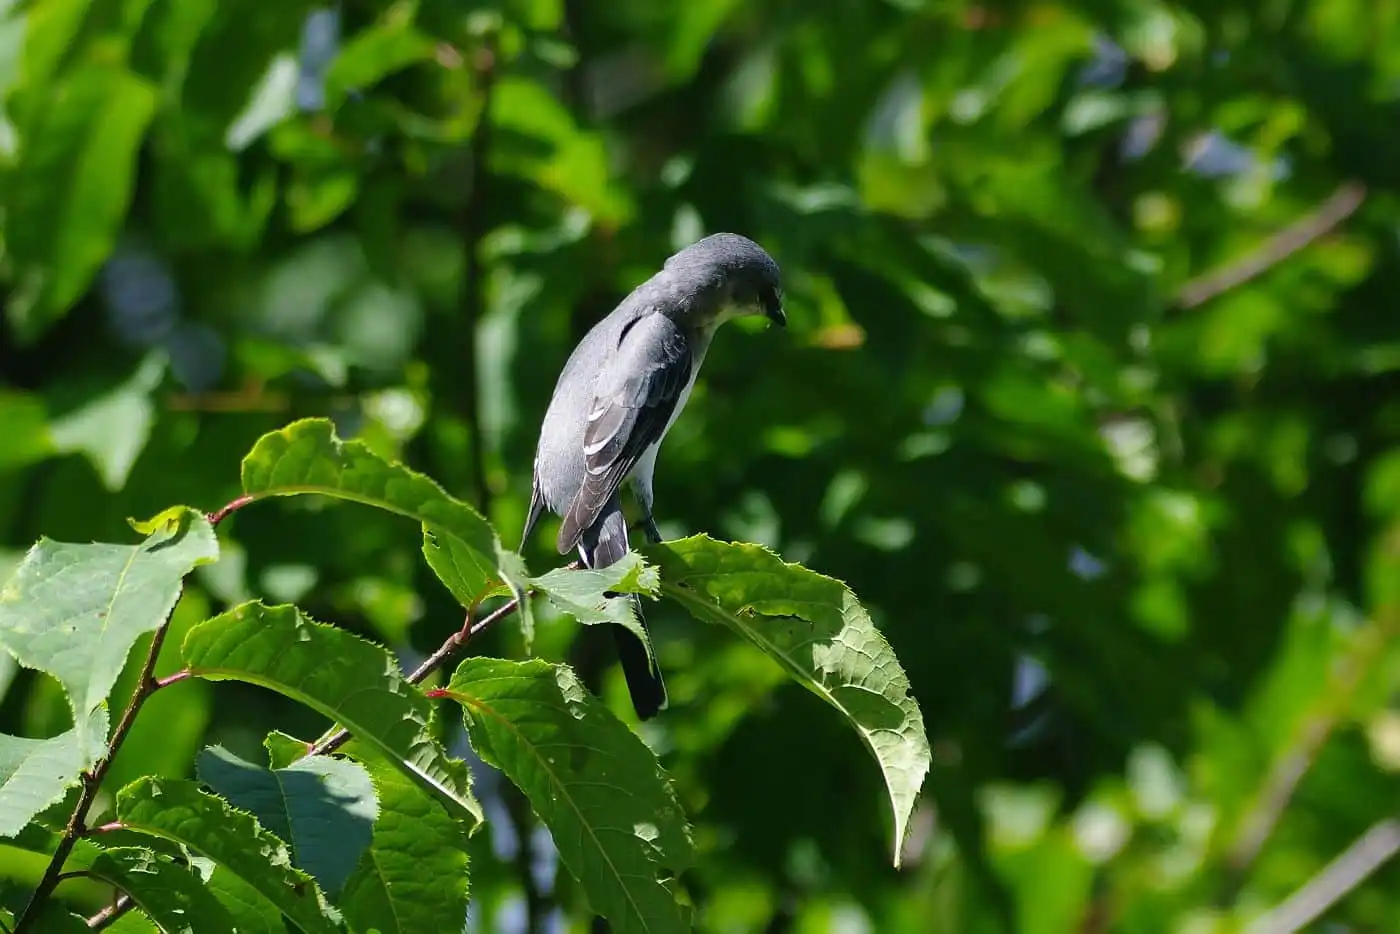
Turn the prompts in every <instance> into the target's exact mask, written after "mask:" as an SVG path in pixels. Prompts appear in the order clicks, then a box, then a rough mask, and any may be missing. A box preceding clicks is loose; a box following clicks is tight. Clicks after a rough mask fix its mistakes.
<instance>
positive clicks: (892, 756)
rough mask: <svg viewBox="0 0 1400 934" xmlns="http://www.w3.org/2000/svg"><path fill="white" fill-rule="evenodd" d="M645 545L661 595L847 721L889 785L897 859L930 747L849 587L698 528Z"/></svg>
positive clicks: (891, 659) (894, 665)
mask: <svg viewBox="0 0 1400 934" xmlns="http://www.w3.org/2000/svg"><path fill="white" fill-rule="evenodd" d="M646 554H647V555H648V557H651V558H653V559H654V560H655V561H656V562H657V563H658V564H659V565H660V566H661V581H662V583H661V592H662V593H663V594H664V595H665V596H667V597H669V598H670V599H672V600H675V601H676V602H677V603H679V604H680V605H681V606H683V607H685V608H686V610H688V611H689V612H690V614H691V615H692V616H694V617H695V618H696V619H699V620H702V621H704V622H709V623H721V624H723V625H725V626H728V627H729V628H730V629H733V630H734V631H735V632H737V633H738V634H739V635H741V636H743V637H744V638H745V639H747V640H748V641H749V642H751V643H753V644H754V645H756V646H757V647H758V648H759V649H761V650H762V651H763V652H764V653H765V654H766V655H768V657H769V658H772V659H773V660H774V661H776V662H777V663H778V664H779V665H781V666H782V667H783V669H784V670H786V671H787V673H788V674H789V675H791V676H792V677H793V678H795V679H797V681H798V682H800V683H801V684H802V685H803V686H804V687H806V688H807V689H808V690H810V691H812V692H813V693H814V694H816V695H817V696H818V697H820V698H821V699H822V700H824V701H826V702H827V703H828V704H830V705H831V706H833V707H835V708H836V709H837V710H839V711H840V712H841V713H842V715H843V716H845V717H846V719H847V720H849V721H850V723H851V725H852V726H854V727H855V728H856V730H857V732H859V734H860V737H861V739H862V740H864V741H865V744H866V746H867V747H869V749H870V751H871V753H872V754H874V756H875V761H876V762H878V763H879V765H880V769H881V771H882V772H883V773H884V776H885V785H886V787H887V788H888V789H889V794H890V803H891V805H892V806H893V808H894V865H895V866H896V867H898V866H899V854H900V849H901V847H902V845H903V842H904V834H905V832H906V831H907V829H908V826H909V815H910V814H911V813H912V812H913V810H914V804H915V801H916V799H917V797H918V794H919V789H920V787H921V786H922V785H923V782H924V777H925V776H926V775H927V774H928V769H929V762H930V756H931V754H930V750H929V743H928V737H927V735H925V733H924V718H923V714H922V713H921V712H920V711H919V706H918V703H917V702H916V701H915V700H914V698H913V696H912V695H911V694H910V693H909V679H908V677H906V676H905V674H904V669H903V668H902V667H900V664H899V661H898V659H896V658H895V656H894V651H893V650H892V649H891V648H890V645H889V643H888V642H886V641H885V637H884V636H883V635H881V634H880V631H879V630H878V629H876V628H875V625H874V623H872V622H871V620H870V614H868V613H867V612H866V611H865V608H864V607H862V606H861V605H860V602H859V601H858V600H857V599H856V596H855V594H853V593H852V592H851V590H850V588H848V587H847V586H846V585H845V584H842V583H841V582H840V581H838V580H833V579H832V578H830V577H825V576H823V575H821V574H818V573H816V572H815V571H809V570H808V569H806V568H804V567H802V566H800V565H797V564H788V563H786V562H784V561H783V560H782V559H781V558H779V557H778V556H777V555H775V554H773V553H772V552H770V551H768V550H767V549H765V548H763V547H761V546H759V545H747V544H730V543H727V542H718V541H715V540H714V539H712V538H710V537H709V536H707V535H696V536H692V537H690V538H686V539H681V540H680V541H675V542H666V543H664V544H661V545H655V546H653V547H651V548H649V549H647V551H646Z"/></svg>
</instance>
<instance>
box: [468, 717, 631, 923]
mask: <svg viewBox="0 0 1400 934" xmlns="http://www.w3.org/2000/svg"><path fill="white" fill-rule="evenodd" d="M449 693H450V694H452V695H453V696H457V697H460V698H461V700H462V702H463V703H466V704H470V705H471V706H472V708H473V709H476V710H480V711H482V712H484V713H487V714H490V715H491V716H492V717H494V718H495V719H496V720H498V721H500V722H501V723H502V724H504V726H505V727H506V729H507V730H509V731H510V732H511V733H513V734H514V735H515V736H516V738H517V739H519V740H520V742H521V743H522V744H523V745H524V746H525V748H527V749H528V750H530V754H531V755H532V756H533V757H534V758H535V760H536V761H537V762H538V763H539V765H540V768H541V769H542V770H543V771H544V773H545V775H547V776H549V780H550V782H551V783H552V784H553V785H554V786H555V787H556V788H558V789H559V791H560V794H561V795H562V797H563V799H564V800H565V801H567V802H568V804H569V807H570V808H571V809H572V810H573V812H574V814H575V816H576V817H577V818H578V822H579V824H581V825H582V826H583V827H584V829H585V830H587V831H588V836H589V839H591V840H592V841H593V845H594V846H595V847H596V848H597V850H598V852H599V853H601V854H602V855H603V862H604V863H606V864H607V867H608V869H609V870H610V871H611V872H612V875H613V877H614V878H615V879H617V883H618V887H619V888H620V889H622V893H623V895H625V896H626V898H627V903H628V904H629V905H631V906H632V911H633V913H634V914H636V916H637V919H638V920H639V921H641V923H642V927H643V928H644V929H645V930H648V931H650V930H651V925H650V924H648V923H647V917H646V915H645V914H644V913H643V912H642V909H641V906H640V905H638V904H637V902H636V900H635V899H634V898H633V897H632V890H631V889H630V888H628V887H627V883H626V881H625V878H626V877H624V876H623V875H622V873H621V872H620V871H619V870H618V868H617V866H616V865H615V864H614V863H613V861H612V858H611V856H610V855H609V854H608V851H607V848H606V847H604V846H603V842H602V841H601V840H600V839H599V838H598V835H597V834H596V833H594V831H593V825H592V823H590V822H589V821H588V820H586V819H585V818H584V816H583V810H582V809H581V808H580V807H579V806H578V804H577V803H576V802H575V801H574V797H573V795H571V794H569V788H568V785H566V784H565V783H564V782H563V781H562V780H561V779H560V778H559V777H558V776H557V775H556V774H555V773H554V770H553V769H552V768H550V767H549V763H548V760H546V759H545V758H544V756H542V755H540V753H539V750H538V749H536V747H535V744H534V743H533V742H531V741H530V740H529V739H527V738H526V737H525V735H524V734H523V733H521V732H520V730H519V729H517V728H516V726H515V724H514V723H512V722H511V721H510V720H509V719H508V718H507V717H506V716H505V715H504V714H502V713H501V712H500V711H498V710H496V709H495V708H494V707H491V706H490V705H489V704H487V703H485V702H484V701H482V700H481V699H480V698H477V697H472V696H471V695H468V694H463V693H460V692H455V691H449Z"/></svg>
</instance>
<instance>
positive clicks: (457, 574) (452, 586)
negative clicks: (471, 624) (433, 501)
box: [423, 525, 511, 609]
mask: <svg viewBox="0 0 1400 934" xmlns="http://www.w3.org/2000/svg"><path fill="white" fill-rule="evenodd" d="M423 558H424V560H426V561H427V562H428V567H430V568H432V569H433V573H434V574H436V575H437V576H438V580H440V581H442V582H443V584H445V585H446V586H447V589H448V590H449V591H450V592H451V594H452V596H453V597H455V598H456V600H457V602H458V603H460V604H461V605H462V606H463V607H465V608H467V609H472V608H474V607H476V606H477V605H478V604H480V603H481V601H483V600H489V599H491V598H492V597H499V596H503V595H505V594H508V593H510V592H511V589H510V587H509V586H508V585H507V584H505V583H504V582H502V580H501V574H500V572H499V571H498V569H497V567H496V564H495V562H492V561H490V560H488V559H487V557H486V556H485V555H483V554H482V553H481V552H479V551H477V550H476V549H475V548H473V547H471V546H469V545H467V544H465V543H464V542H463V541H462V540H461V539H459V538H455V537H454V536H451V535H442V534H439V533H438V532H437V531H436V530H435V529H433V528H431V527H429V526H426V525H425V526H424V527H423Z"/></svg>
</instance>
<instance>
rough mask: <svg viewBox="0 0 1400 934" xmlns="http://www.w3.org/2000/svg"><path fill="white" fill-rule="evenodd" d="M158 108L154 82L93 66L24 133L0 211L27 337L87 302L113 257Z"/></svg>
mask: <svg viewBox="0 0 1400 934" xmlns="http://www.w3.org/2000/svg"><path fill="white" fill-rule="evenodd" d="M155 105H156V91H155V88H154V87H153V86H152V85H151V84H150V83H149V82H147V81H145V80H143V79H141V78H139V77H138V76H136V75H134V74H132V73H131V72H130V71H127V70H126V69H124V68H119V67H113V66H111V65H108V64H105V63H101V64H100V63H97V62H93V63H91V64H87V65H85V66H83V67H81V68H79V69H78V70H76V72H75V73H73V74H70V75H67V76H65V77H64V79H63V80H61V81H60V82H59V83H58V85H57V86H56V87H55V89H54V90H53V91H52V95H51V97H50V98H49V99H47V100H46V101H45V103H44V106H43V107H42V108H39V109H37V110H36V116H35V119H34V121H33V125H32V126H28V127H26V128H25V133H24V146H23V148H22V150H21V154H20V160H19V165H18V167H17V169H16V170H15V173H14V177H13V178H12V179H11V184H9V185H8V186H7V188H8V193H7V195H6V196H5V197H4V198H3V205H4V208H5V209H4V211H3V212H0V214H3V218H4V223H5V228H4V240H5V244H6V247H7V248H8V250H9V251H10V253H11V256H12V258H13V261H14V263H15V265H16V266H17V267H18V268H19V269H20V278H21V281H23V282H24V283H25V286H24V287H23V288H21V289H19V290H17V292H16V295H15V297H14V298H12V300H11V303H10V307H9V312H10V319H11V322H12V323H13V324H14V326H15V329H16V331H17V333H18V334H19V335H20V336H21V338H22V339H24V340H33V339H35V338H37V337H38V336H39V335H40V334H41V333H42V332H43V331H44V330H45V329H46V328H47V327H48V325H50V324H52V323H53V322H54V321H55V320H57V319H58V318H59V317H60V316H61V315H63V314H64V313H65V312H66V311H67V310H68V308H69V307H70V306H72V304H73V303H74V302H76V301H77V300H78V299H79V298H80V297H82V294H83V292H85V291H86V290H87V288H88V285H89V283H91V281H92V277H93V275H94V274H95V273H96V272H97V270H98V269H99V268H100V267H101V265H102V263H103V262H104V261H105V260H106V259H107V256H108V255H109V254H110V253H111V251H112V247H113V245H114V243H115V242H116V236H117V233H118V232H119V231H120V229H121V226H122V222H123V221H124V219H125V217H126V211H127V207H128V205H129V204H130V200H131V192H132V189H133V187H134V182H135V174H136V172H135V169H136V156H137V153H138V152H139V151H140V148H141V141H142V138H143V137H144V136H145V133H146V127H147V125H148V124H149V123H150V120H151V116H152V115H153V114H154V113H155Z"/></svg>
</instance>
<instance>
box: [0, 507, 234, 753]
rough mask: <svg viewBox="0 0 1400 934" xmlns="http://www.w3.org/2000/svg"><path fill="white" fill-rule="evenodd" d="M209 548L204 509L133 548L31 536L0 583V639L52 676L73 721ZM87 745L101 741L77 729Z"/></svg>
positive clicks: (105, 690)
mask: <svg viewBox="0 0 1400 934" xmlns="http://www.w3.org/2000/svg"><path fill="white" fill-rule="evenodd" d="M218 553H219V546H218V542H217V541H216V540H215V538H214V530H213V528H211V527H210V525H209V523H208V522H207V521H206V520H205V518H204V516H203V515H202V514H200V513H198V512H196V511H194V510H190V509H183V510H181V511H180V512H179V513H178V521H174V522H165V523H164V524H162V525H161V526H160V527H159V528H158V529H156V530H155V531H153V532H152V533H151V534H150V535H148V536H147V537H146V540H145V541H144V542H142V543H141V544H139V545H110V544H92V545H77V544H67V543H64V542H55V541H52V540H51V539H47V538H45V539H40V541H39V543H38V544H37V545H35V546H34V547H33V548H31V549H30V550H29V553H28V554H27V555H26V556H25V558H24V561H23V563H22V564H20V567H19V570H18V571H17V572H16V573H15V574H14V576H13V577H11V578H10V580H9V582H8V583H7V584H6V585H5V586H4V588H3V589H0V645H3V646H4V648H5V649H6V650H7V651H8V652H9V653H10V654H11V655H13V656H14V657H15V658H16V659H17V660H18V661H19V663H20V664H21V665H24V666H25V667H26V668H37V669H38V670H40V671H44V672H47V673H49V674H51V675H53V676H54V677H55V678H56V679H58V681H59V683H60V684H62V685H63V688H64V690H65V691H66V692H67V694H68V701H69V703H70V704H71V705H72V708H73V719H74V722H75V723H76V724H79V725H81V726H86V724H87V723H88V722H89V718H90V716H91V714H92V712H93V711H94V710H96V709H97V708H98V707H99V706H101V705H102V704H104V703H105V702H106V700H107V696H108V694H110V693H111V691H112V685H113V684H114V683H115V682H116V679H117V675H118V674H119V673H120V672H121V669H122V666H123V665H124V664H125V663H126V658H127V655H129V654H130V652H131V647H132V645H133V644H135V642H136V640H137V639H138V638H139V637H140V636H141V635H142V634H144V633H147V632H151V631H152V630H154V629H156V628H157V627H159V626H160V624H161V622H162V621H163V620H164V619H165V618H166V616H167V615H169V613H170V611H171V609H172V608H173V607H174V606H175V601H176V600H177V599H178V598H179V596H180V588H181V582H182V580H183V579H184V576H185V575H186V574H188V573H189V572H190V571H192V570H193V569H194V568H195V567H196V566H197V565H200V564H206V563H208V562H210V561H213V560H214V559H215V558H216V557H217V556H218ZM79 738H80V740H82V742H83V743H84V745H83V747H82V750H83V755H84V756H90V755H92V752H93V750H92V749H91V748H90V745H89V744H93V743H97V744H100V743H101V742H105V740H106V737H105V736H103V737H101V738H100V740H99V739H98V738H96V737H90V736H88V735H87V732H86V730H83V731H82V732H81V733H80V736H79Z"/></svg>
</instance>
